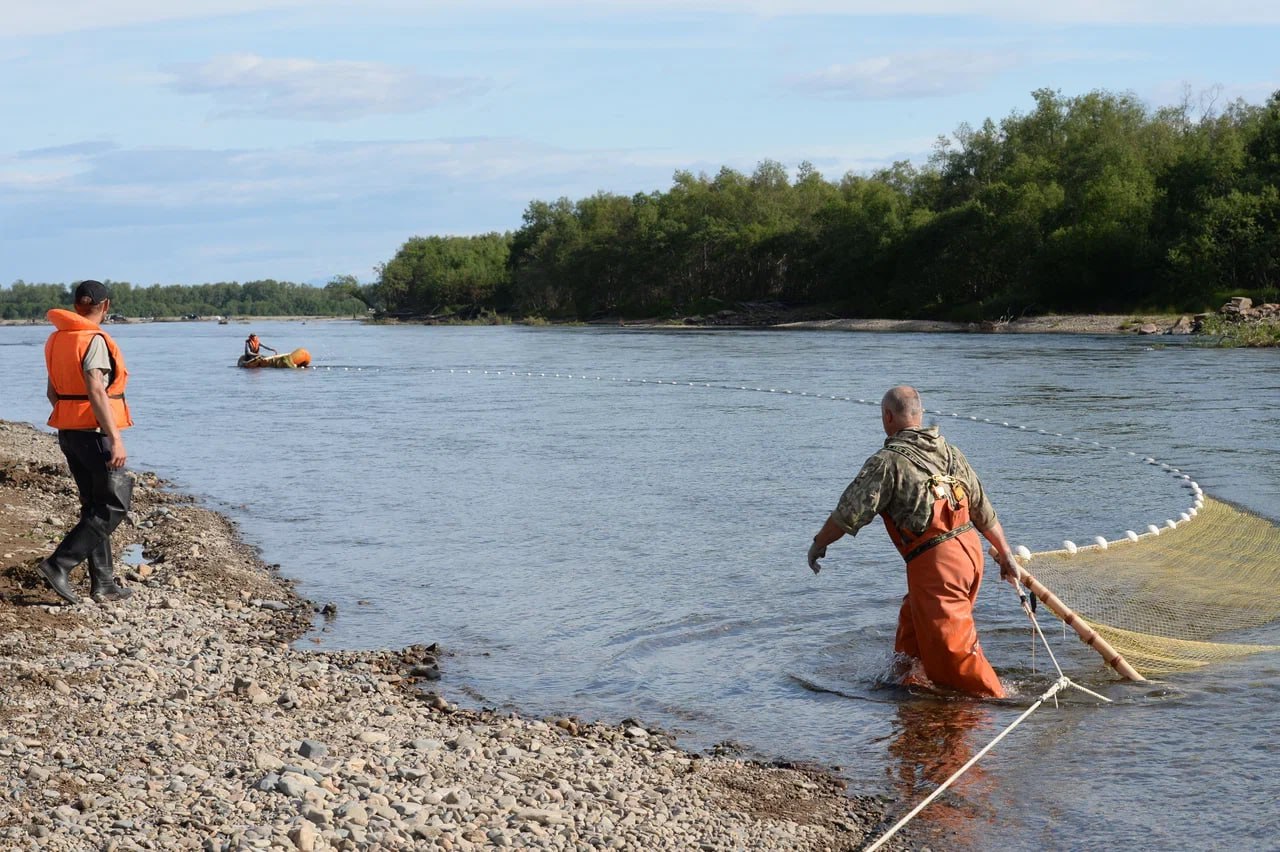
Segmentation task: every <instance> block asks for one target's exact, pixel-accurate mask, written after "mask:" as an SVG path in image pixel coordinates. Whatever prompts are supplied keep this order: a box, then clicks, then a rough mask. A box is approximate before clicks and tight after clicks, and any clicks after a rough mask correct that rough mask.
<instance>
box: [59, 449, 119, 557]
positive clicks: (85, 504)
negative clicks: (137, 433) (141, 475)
mask: <svg viewBox="0 0 1280 852" xmlns="http://www.w3.org/2000/svg"><path fill="white" fill-rule="evenodd" d="M58 446H59V447H61V448H62V454H63V455H64V456H66V457H67V465H68V466H69V467H70V468H71V476H72V478H73V479H75V481H76V489H77V490H78V491H79V492H80V522H79V523H77V524H76V525H75V526H74V527H72V528H71V532H69V533H67V536H66V538H64V539H63V540H62V543H61V544H59V545H58V548H57V549H56V550H54V551H53V555H52V556H50V557H49V561H50V562H52V563H53V564H54V565H55V566H56V567H57V568H60V569H62V570H64V571H70V570H71V569H72V568H74V567H76V566H77V565H79V564H80V563H81V562H83V561H85V560H86V559H88V560H89V568H90V570H91V571H92V570H94V569H96V570H97V571H98V572H99V573H101V572H104V571H105V572H110V570H111V533H112V532H113V531H114V530H115V528H116V527H118V526H120V522H121V521H123V520H124V516H125V515H126V514H128V512H129V504H130V502H131V501H132V499H133V480H132V479H130V478H129V475H128V474H127V473H125V472H124V470H123V469H121V470H110V469H108V468H107V462H108V461H109V460H110V458H111V439H110V438H109V437H107V436H106V435H103V434H101V433H99V432H93V431H80V430H76V429H63V430H61V431H59V432H58ZM106 576H108V577H109V576H110V573H107V574H106Z"/></svg>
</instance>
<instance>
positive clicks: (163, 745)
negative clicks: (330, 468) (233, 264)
mask: <svg viewBox="0 0 1280 852" xmlns="http://www.w3.org/2000/svg"><path fill="white" fill-rule="evenodd" d="M0 506H2V507H3V510H4V511H3V514H2V515H0V518H2V520H0V557H2V559H0V652H2V655H3V656H2V660H0V692H2V694H3V696H4V700H3V704H2V705H0V772H3V777H4V778H5V779H6V780H5V782H4V788H3V789H4V798H3V800H0V847H3V848H5V849H41V850H72V849H75V850H79V849H103V850H116V849H120V850H125V849H163V850H171V849H201V850H222V849H299V850H319V849H388V850H398V849H406V850H407V849H444V850H451V849H457V850H468V849H480V848H486V849H488V848H540V849H593V848H599V849H608V848H618V849H637V850H660V849H671V850H690V849H693V850H698V849H708V850H712V849H717V850H718V849H797V850H799V849H824V850H825V849H856V848H860V847H861V846H862V845H864V843H865V842H866V841H867V840H868V839H869V838H870V836H871V835H872V834H873V833H874V831H875V830H876V829H877V828H878V827H881V826H882V825H883V819H884V814H883V813H882V812H881V805H880V804H879V803H877V802H876V801H874V800H870V799H860V798H854V797H849V796H846V795H845V794H844V792H843V791H842V787H843V785H842V784H841V783H840V782H839V781H837V780H835V779H834V778H832V777H829V776H827V775H825V774H823V773H820V772H807V771H797V770H793V769H783V768H777V767H770V766H764V765H760V764H756V763H752V762H747V761H740V760H729V759H722V758H718V757H716V758H700V757H698V756H697V755H693V754H690V753H688V752H685V751H682V750H680V749H678V748H676V747H675V746H674V744H673V743H672V742H671V740H670V738H669V737H667V736H664V735H663V734H661V732H657V731H650V730H646V729H645V727H644V726H643V725H640V724H637V723H634V722H631V721H628V722H627V723H625V724H623V725H618V726H615V725H607V724H600V723H586V722H579V721H578V720H576V719H558V720H557V719H550V720H538V719H523V718H517V717H514V716H511V715H507V714H499V713H496V712H491V711H475V710H468V709H463V708H459V707H457V706H455V705H454V704H453V702H451V701H450V700H449V698H448V697H447V684H448V676H447V671H446V672H445V676H444V679H443V680H442V681H440V682H438V683H437V682H435V678H437V677H439V670H438V668H437V665H436V664H437V661H438V658H439V649H437V648H435V647H426V648H423V647H414V648H410V649H406V650H405V651H402V652H385V651H384V652H318V651H311V650H306V649H303V648H299V647H295V641H296V640H298V638H299V637H300V636H302V635H303V634H304V633H305V632H306V630H307V629H308V628H309V627H310V625H311V621H312V618H313V617H314V613H313V607H312V606H311V604H309V603H308V602H306V601H304V600H301V599H300V598H299V597H298V596H297V595H296V594H295V593H294V591H293V589H292V588H291V586H290V584H289V583H288V582H287V581H285V580H283V579H281V578H280V577H279V576H278V575H276V574H274V573H273V572H272V571H270V570H269V569H268V568H267V566H265V565H263V564H262V563H261V561H260V560H259V559H258V557H257V555H256V553H255V552H254V551H253V550H252V549H251V548H249V547H247V546H246V545H244V544H243V543H241V542H240V541H239V540H238V538H237V536H236V533H235V529H234V527H233V525H232V524H231V523H230V522H229V521H227V520H226V519H225V518H222V517H221V516H219V515H217V514H214V513H212V512H209V511H207V510H205V509H203V508H201V507H200V506H198V505H196V504H195V503H193V502H192V501H190V500H188V499H186V498H183V497H182V496H180V495H176V494H173V493H171V492H169V491H168V490H166V489H165V488H164V485H163V483H161V482H159V481H158V480H156V478H155V477H154V476H150V475H146V474H144V475H141V476H139V477H138V481H137V490H136V496H135V505H134V511H133V513H132V518H131V522H126V524H124V525H122V526H121V528H120V530H119V531H118V532H117V534H116V536H115V537H114V540H115V541H116V545H117V553H119V551H120V550H121V549H122V548H123V547H124V546H125V545H127V544H129V543H138V544H140V545H142V547H143V548H144V553H145V555H146V556H147V559H148V560H149V561H148V564H143V565H135V566H126V565H121V564H117V568H116V570H117V573H118V574H120V575H122V576H123V577H124V578H125V582H126V583H127V584H128V585H129V586H130V588H132V589H133V591H134V594H133V597H131V598H130V599H128V600H125V601H122V602H119V603H111V604H106V605H102V606H98V605H95V604H93V603H92V602H90V601H88V600H87V598H86V602H85V603H82V604H80V605H78V606H75V607H61V606H57V605H56V601H57V599H56V598H55V597H54V596H53V594H52V593H51V592H49V591H48V590H47V589H45V588H44V587H43V585H42V584H41V583H40V582H39V581H38V578H37V575H36V574H35V570H34V569H35V565H36V564H37V563H38V561H39V560H40V559H41V558H42V557H43V556H45V555H47V554H48V552H49V551H50V549H51V548H52V546H53V544H54V543H56V541H57V540H58V539H59V538H60V537H61V535H62V534H63V533H64V532H65V531H66V529H67V528H69V527H70V525H71V522H72V520H73V519H74V516H75V512H76V506H75V500H74V489H73V487H72V484H71V481H70V478H69V477H68V476H67V474H66V468H65V464H63V461H62V458H61V455H60V453H59V452H58V450H57V447H56V445H55V444H54V442H53V440H52V439H51V437H50V436H49V435H47V434H44V433H40V432H37V431H36V430H34V429H32V428H30V427H27V426H21V425H16V424H8V423H2V422H0ZM117 559H118V557H117ZM73 582H74V583H75V584H76V585H77V586H83V585H85V584H86V581H85V579H84V573H83V569H79V570H78V571H77V572H76V574H75V575H73ZM446 668H447V666H446ZM442 685H443V686H445V687H446V690H445V692H444V693H443V694H441V693H440V692H439V689H440V687H441V686H442ZM428 687H430V688H431V689H434V690H437V691H428ZM892 848H903V846H901V845H900V844H897V843H896V842H895V846H894V847H892Z"/></svg>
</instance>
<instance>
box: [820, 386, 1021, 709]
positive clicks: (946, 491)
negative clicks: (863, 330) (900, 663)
mask: <svg viewBox="0 0 1280 852" xmlns="http://www.w3.org/2000/svg"><path fill="white" fill-rule="evenodd" d="M923 416H924V408H923V407H922V406H921V404H920V394H919V393H917V392H916V390H915V389H914V388H911V387H908V386H906V385H900V386H898V387H895V388H891V389H890V390H889V392H888V393H886V394H885V395H884V399H882V400H881V402H880V417H881V422H882V423H883V425H884V431H885V434H886V435H888V436H889V437H888V438H887V439H886V440H885V442H884V447H883V448H882V449H881V450H879V451H878V452H877V453H876V454H875V455H873V456H871V458H869V459H867V461H866V463H865V464H864V465H863V466H862V470H861V471H859V472H858V475H857V477H856V478H855V479H854V480H853V482H851V483H850V484H849V487H848V488H846V489H845V491H844V494H843V495H841V497H840V503H839V504H838V505H837V506H836V510H835V511H834V512H832V513H831V516H830V517H829V518H828V519H827V522H826V523H825V524H824V525H823V527H822V529H821V530H819V531H818V534H817V535H816V536H814V538H813V544H812V546H810V548H809V567H810V568H812V569H813V572H814V573H815V574H816V573H818V571H819V570H821V568H822V566H821V565H820V564H819V563H818V560H819V559H821V558H822V557H824V556H826V555H827V545H829V544H831V543H832V542H834V541H836V540H837V539H839V538H840V537H841V536H843V535H844V534H845V533H848V534H850V535H856V534H857V532H858V530H860V529H861V528H862V527H864V526H866V525H867V524H868V523H870V522H871V520H872V519H873V518H874V517H875V516H876V515H877V514H878V515H880V517H881V518H882V519H883V520H884V526H885V529H886V530H888V532H889V538H890V539H892V540H893V543H894V545H895V546H896V547H897V548H898V552H899V553H900V554H902V557H903V559H904V560H905V561H906V569H907V594H906V597H904V598H903V599H902V609H901V611H900V612H899V613H898V634H897V638H896V640H895V642H894V650H895V651H897V652H898V653H899V654H903V655H905V656H906V657H907V658H908V660H907V662H909V665H910V669H909V670H908V671H907V672H906V673H905V675H904V678H903V681H904V683H912V682H916V683H919V682H920V680H921V678H920V671H921V670H923V674H924V675H925V677H927V679H928V680H929V681H931V682H932V683H933V684H935V685H937V686H943V687H949V688H951V689H957V690H960V691H962V692H967V693H970V694H972V695H978V696H989V697H994V698H1002V697H1003V696H1004V694H1005V693H1004V687H1003V686H1002V685H1001V684H1000V679H999V678H998V677H996V673H995V672H994V671H993V670H992V668H991V664H990V663H988V662H987V658H986V656H985V655H984V654H983V653H982V647H981V646H980V645H979V644H978V631H977V628H976V626H975V625H974V622H973V602H974V601H975V600H976V599H977V597H978V586H979V585H981V583H982V563H983V554H982V543H981V540H980V539H979V538H978V533H979V532H980V533H982V535H983V536H985V537H986V539H987V540H988V541H989V542H991V544H992V545H993V546H994V548H995V552H996V553H997V554H999V555H998V557H997V560H998V561H999V563H1000V577H1001V579H1004V580H1006V581H1008V582H1013V581H1014V578H1015V577H1016V576H1017V568H1016V565H1015V563H1014V561H1013V553H1012V551H1011V550H1010V549H1009V543H1008V542H1007V541H1006V540H1005V537H1004V529H1003V528H1002V527H1001V526H1000V522H999V521H998V520H997V519H996V511H995V508H994V507H993V506H992V505H991V503H990V501H989V500H987V497H986V494H985V493H984V492H983V490H982V483H981V482H980V481H979V480H978V476H977V474H976V473H974V471H973V468H971V467H970V466H969V462H968V460H967V459H965V457H964V454H963V453H961V452H960V451H959V450H958V449H956V448H955V447H953V446H950V445H949V444H948V443H947V442H946V441H945V440H944V439H943V437H942V435H941V434H939V432H938V427H936V426H930V427H927V428H926V427H922V426H921V421H922V418H923Z"/></svg>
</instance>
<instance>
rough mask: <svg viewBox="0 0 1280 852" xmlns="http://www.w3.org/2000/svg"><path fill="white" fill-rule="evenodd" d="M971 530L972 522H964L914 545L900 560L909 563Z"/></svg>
mask: <svg viewBox="0 0 1280 852" xmlns="http://www.w3.org/2000/svg"><path fill="white" fill-rule="evenodd" d="M971 529H973V522H972V521H966V522H965V523H963V524H961V525H960V526H958V527H956V528H955V529H953V530H947V531H946V532H944V533H942V534H941V535H935V536H934V537H933V538H931V539H929V540H928V541H925V542H921V543H920V544H918V545H916V546H915V547H913V548H911V549H910V550H908V551H907V552H906V553H904V554H903V555H902V558H903V559H904V560H905V561H907V562H910V561H911V560H912V559H915V558H916V557H917V556H919V555H920V554H922V553H924V552H925V551H928V550H932V549H933V548H935V547H937V546H938V545H940V544H942V543H943V542H945V541H950V540H951V539H953V538H955V537H956V536H958V535H964V534H965V533H967V532H968V531H969V530H971Z"/></svg>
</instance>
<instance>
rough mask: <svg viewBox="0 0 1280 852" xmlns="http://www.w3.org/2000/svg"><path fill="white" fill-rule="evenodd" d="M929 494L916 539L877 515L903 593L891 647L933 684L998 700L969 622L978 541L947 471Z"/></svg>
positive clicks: (978, 577) (977, 581)
mask: <svg viewBox="0 0 1280 852" xmlns="http://www.w3.org/2000/svg"><path fill="white" fill-rule="evenodd" d="M931 485H932V487H933V489H934V491H933V494H934V496H935V497H937V498H938V499H936V500H935V501H934V504H933V516H932V517H931V518H930V519H929V525H928V526H927V527H926V528H925V530H924V532H922V533H921V534H920V535H918V536H912V535H909V534H906V533H904V532H903V531H902V530H900V529H898V527H897V525H896V524H894V522H893V521H892V520H891V519H890V518H889V516H888V515H887V514H883V513H882V514H881V518H883V519H884V525H885V528H886V529H887V530H888V531H889V537H890V538H891V539H893V543H894V545H895V546H896V547H897V548H898V552H899V553H901V554H902V557H903V559H905V560H906V562H907V594H906V597H904V598H903V599H902V610H901V611H900V612H899V614H898V636H897V639H896V641H895V643H894V650H895V651H897V652H899V653H901V654H906V655H907V656H909V657H913V658H915V659H918V660H920V662H921V663H922V664H923V666H924V672H925V674H926V675H928V677H929V679H930V680H931V681H933V682H934V683H935V684H937V685H939V686H947V687H951V688H952V689H959V690H962V691H964V692H968V693H970V694H973V695H981V696H990V697H992V698H1003V697H1004V694H1005V693H1004V687H1003V686H1001V685H1000V678H998V677H996V673H995V671H994V670H993V669H992V668H991V664H990V663H988V662H987V658H986V655H984V654H983V653H982V646H981V645H979V644H978V629H977V627H976V626H975V625H974V623H973V602H974V601H975V600H977V597H978V586H980V585H981V584H982V544H981V540H980V539H979V537H978V533H977V531H976V530H975V529H974V527H973V524H972V523H970V522H969V504H968V501H967V500H966V498H965V495H964V488H963V486H961V485H960V484H959V483H958V482H956V481H955V480H954V479H952V478H951V477H949V476H946V477H943V476H935V477H933V480H932V481H931Z"/></svg>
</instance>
